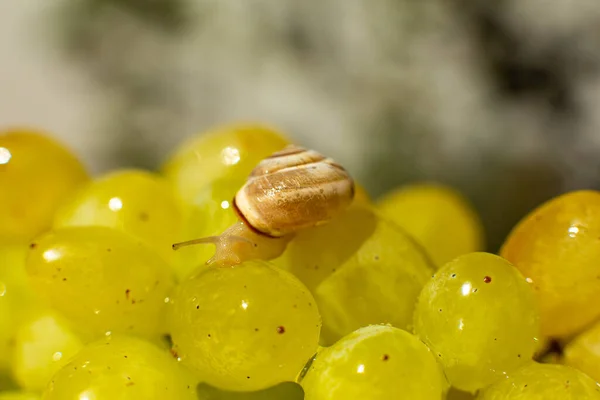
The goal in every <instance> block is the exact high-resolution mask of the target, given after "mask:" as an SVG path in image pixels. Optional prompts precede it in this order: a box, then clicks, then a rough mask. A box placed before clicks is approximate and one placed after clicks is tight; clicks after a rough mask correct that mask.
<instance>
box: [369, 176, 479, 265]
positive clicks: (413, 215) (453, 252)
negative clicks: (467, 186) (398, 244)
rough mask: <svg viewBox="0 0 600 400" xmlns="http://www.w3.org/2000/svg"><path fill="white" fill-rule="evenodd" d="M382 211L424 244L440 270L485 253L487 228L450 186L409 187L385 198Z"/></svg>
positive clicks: (381, 204)
mask: <svg viewBox="0 0 600 400" xmlns="http://www.w3.org/2000/svg"><path fill="white" fill-rule="evenodd" d="M378 208H379V210H380V211H381V212H382V214H383V215H384V216H386V217H388V218H389V219H390V220H392V221H393V222H395V223H397V224H398V225H399V226H400V227H402V228H403V229H405V230H406V231H407V232H408V233H409V234H410V235H411V236H413V237H414V238H415V239H416V240H417V241H418V242H419V243H421V244H422V245H423V247H425V249H426V251H427V252H428V254H429V255H430V257H431V258H432V260H433V262H434V263H435V264H436V265H437V266H438V267H441V266H442V265H444V264H445V263H447V262H449V261H451V260H453V259H454V258H456V257H458V256H460V255H462V254H467V253H472V252H476V251H481V250H483V247H484V243H483V241H484V240H483V227H482V224H481V221H480V220H479V217H478V215H477V213H476V212H475V210H474V209H473V208H472V206H471V205H470V204H469V203H468V202H467V200H466V199H465V198H464V197H463V196H462V195H461V194H460V193H458V192H457V191H455V190H454V189H452V188H450V187H446V186H443V185H438V184H428V183H422V184H413V185H408V186H405V187H402V188H400V189H397V190H394V191H392V192H390V193H388V194H387V195H385V196H384V197H383V198H382V199H380V200H379V201H378Z"/></svg>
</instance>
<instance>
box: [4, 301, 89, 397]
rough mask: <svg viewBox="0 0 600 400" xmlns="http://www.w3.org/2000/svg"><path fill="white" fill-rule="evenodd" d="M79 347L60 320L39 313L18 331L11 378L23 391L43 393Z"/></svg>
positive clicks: (78, 342)
mask: <svg viewBox="0 0 600 400" xmlns="http://www.w3.org/2000/svg"><path fill="white" fill-rule="evenodd" d="M82 346H83V344H82V343H81V341H80V339H79V338H78V337H77V336H76V335H75V334H74V333H73V332H71V330H70V329H69V328H68V325H67V323H66V322H65V321H63V320H62V318H61V317H60V316H58V315H56V314H55V313H53V312H49V311H45V312H39V313H38V315H37V316H36V317H35V318H31V319H30V320H29V321H28V322H27V323H24V324H23V325H21V326H20V327H19V329H18V330H17V333H16V335H15V339H14V358H13V363H12V371H13V376H14V377H15V380H16V381H17V382H18V383H19V385H20V386H21V387H22V388H24V389H28V390H31V391H42V390H43V389H44V387H45V386H46V384H47V383H48V381H49V380H50V378H51V377H52V375H53V374H54V373H55V372H56V371H58V369H60V367H62V366H63V365H64V364H66V363H67V360H68V359H69V358H70V357H72V356H74V355H75V354H76V353H77V352H78V351H79V350H80V349H81V347H82Z"/></svg>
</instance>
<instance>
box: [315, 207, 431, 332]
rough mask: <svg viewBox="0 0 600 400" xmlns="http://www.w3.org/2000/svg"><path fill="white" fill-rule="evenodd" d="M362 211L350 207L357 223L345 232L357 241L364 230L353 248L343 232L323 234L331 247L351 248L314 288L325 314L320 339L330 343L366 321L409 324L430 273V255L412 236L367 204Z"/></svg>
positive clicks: (401, 326)
mask: <svg viewBox="0 0 600 400" xmlns="http://www.w3.org/2000/svg"><path fill="white" fill-rule="evenodd" d="M360 210H361V211H359V209H358V208H357V209H354V210H353V211H351V213H352V214H353V215H354V216H353V218H352V219H351V220H352V221H354V222H355V223H357V225H356V226H355V227H354V228H355V230H350V229H348V230H347V231H346V232H348V233H346V234H345V235H348V234H354V235H355V240H356V239H358V238H361V236H362V235H366V238H364V241H363V242H362V243H360V244H359V246H358V247H357V248H353V242H352V241H348V242H346V241H345V240H344V236H345V235H344V234H342V235H340V236H330V237H329V238H328V239H325V238H322V239H323V240H324V243H325V244H329V245H330V246H332V247H333V248H335V247H336V246H339V247H338V248H339V249H342V248H343V247H344V246H343V245H344V244H347V245H348V248H347V249H345V251H350V250H352V253H351V254H350V255H349V257H348V258H347V259H346V260H345V261H344V262H343V263H342V264H341V265H336V264H329V265H330V266H331V265H333V267H334V268H336V271H335V272H334V273H333V274H331V275H330V276H329V277H327V278H326V279H324V280H323V281H322V282H321V284H320V285H319V286H317V288H316V290H315V298H316V299H317V303H318V305H319V310H320V311H321V315H322V317H323V343H328V344H331V343H333V342H334V341H336V340H337V339H339V338H341V337H342V336H344V335H347V334H349V333H351V332H353V331H354V330H356V329H358V328H360V327H362V326H366V325H369V324H377V323H389V324H391V325H393V326H395V327H398V328H401V329H408V328H409V327H411V326H412V316H413V310H414V306H415V303H416V301H417V297H418V296H419V293H420V292H421V289H422V288H423V285H425V283H426V282H427V281H428V280H429V279H430V278H431V275H432V274H433V267H432V265H431V264H430V262H429V260H428V258H427V257H426V255H425V254H424V252H423V251H422V249H421V247H420V246H418V245H417V244H416V243H415V242H414V241H413V240H412V239H411V238H410V237H408V236H407V235H406V234H405V233H404V232H402V231H401V230H400V229H399V228H398V227H397V226H395V225H394V224H393V223H391V222H389V221H387V220H385V219H383V218H381V217H379V216H378V215H377V214H375V213H373V212H372V211H370V210H369V209H368V208H362V209H360ZM361 227H368V229H361ZM348 228H350V227H348ZM325 229H326V230H327V229H331V228H325ZM358 232H360V234H357V233H358ZM338 240H339V241H338ZM306 254H308V255H310V254H318V253H316V252H312V253H306ZM338 254H339V253H338ZM314 257H315V258H316V256H314ZM305 259H306V256H305ZM321 265H323V266H326V265H327V264H321Z"/></svg>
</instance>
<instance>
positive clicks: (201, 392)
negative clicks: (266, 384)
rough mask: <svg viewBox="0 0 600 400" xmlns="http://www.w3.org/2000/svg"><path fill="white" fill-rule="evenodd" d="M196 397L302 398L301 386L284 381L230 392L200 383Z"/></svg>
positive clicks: (209, 399)
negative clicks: (260, 388) (274, 384)
mask: <svg viewBox="0 0 600 400" xmlns="http://www.w3.org/2000/svg"><path fill="white" fill-rule="evenodd" d="M198 397H199V398H200V399H202V400H283V399H285V400H302V399H304V392H303V391H302V387H301V386H300V385H298V384H297V383H294V382H284V383H280V384H279V385H276V386H272V387H270V388H267V389H263V390H257V391H254V392H230V391H226V390H221V389H217V388H215V387H212V386H209V385H206V384H201V385H200V386H199V387H198Z"/></svg>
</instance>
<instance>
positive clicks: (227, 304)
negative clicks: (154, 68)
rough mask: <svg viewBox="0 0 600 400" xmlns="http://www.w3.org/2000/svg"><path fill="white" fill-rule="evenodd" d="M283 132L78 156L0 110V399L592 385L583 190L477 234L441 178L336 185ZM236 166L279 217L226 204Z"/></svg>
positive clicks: (222, 134)
mask: <svg viewBox="0 0 600 400" xmlns="http://www.w3.org/2000/svg"><path fill="white" fill-rule="evenodd" d="M293 144H294V143H292V141H291V140H290V139H289V138H288V137H287V136H286V135H284V134H282V133H280V132H278V131H277V130H275V129H273V128H271V127H268V126H261V125H244V124H231V125H223V126H217V127H215V128H214V129H212V130H211V131H209V132H203V133H201V134H199V135H197V136H194V137H192V138H191V139H189V140H188V141H186V142H184V143H182V144H181V145H180V147H179V148H176V149H173V151H172V152H171V154H170V155H169V156H168V157H165V160H164V163H163V164H162V165H161V166H160V167H159V168H157V169H156V170H154V171H150V170H147V171H146V170H139V169H122V170H115V171H109V172H108V173H105V174H102V175H98V176H93V175H91V174H90V173H89V172H88V171H87V169H86V167H85V160H80V159H79V158H78V157H77V156H76V155H75V154H73V152H72V151H70V150H69V149H68V146H67V145H66V144H62V143H58V142H57V141H56V140H55V139H53V138H52V134H51V133H49V132H44V131H41V130H36V129H29V130H26V129H20V130H4V131H0V400H42V399H43V400H103V399H119V400H128V399H131V400H133V399H135V400H139V399H144V400H217V399H220V400H228V399H229V400H235V399H240V400H242V399H246V400H252V399H254V400H257V399H258V400H259V399H263V400H275V399H286V400H287V399H290V400H301V399H307V400H354V399H357V400H358V399H360V400H365V399H372V400H380V399H386V400H387V399H400V400H402V399H410V400H414V399H419V400H443V399H448V400H461V399H462V400H466V399H479V400H511V399H512V400H542V399H543V400H559V399H560V400H562V399H578V400H586V399H592V400H593V399H598V400H600V385H599V384H598V383H597V382H598V381H600V352H598V350H597V349H598V348H600V305H599V304H600V303H598V302H597V301H596V299H597V295H598V293H600V245H599V244H600V192H597V191H593V190H585V191H576V192H570V193H565V194H563V195H562V196H558V197H556V198H554V199H551V200H549V201H548V202H547V203H545V204H540V205H539V206H538V207H537V208H535V209H533V210H531V213H530V214H529V215H527V216H525V217H524V218H523V220H522V221H520V222H519V223H518V224H517V225H516V226H515V227H514V229H513V231H512V232H511V233H510V235H509V236H508V237H507V238H506V241H505V243H504V245H503V246H502V248H501V250H500V251H499V252H498V254H493V253H490V252H486V247H485V236H484V232H483V228H482V224H481V221H480V219H479V216H478V215H477V212H476V211H475V210H474V209H473V207H472V206H471V204H470V203H469V201H468V199H467V198H465V197H464V196H463V195H462V194H461V193H459V192H458V191H456V190H455V189H454V188H451V187H447V186H445V185H442V184H439V183H431V182H413V183H410V184H407V185H405V186H402V187H398V188H395V189H394V190H392V191H390V192H389V193H387V194H385V195H384V196H382V197H381V198H379V199H371V197H370V196H369V195H368V193H367V192H366V191H365V190H364V188H363V187H362V186H361V184H360V182H354V181H353V180H351V181H350V180H348V181H344V182H343V184H344V185H345V186H343V187H345V188H351V190H348V195H349V196H352V197H346V198H343V197H339V196H340V193H339V192H338V191H337V189H336V188H339V187H342V186H339V185H340V183H339V182H338V181H336V179H341V178H336V177H339V176H341V175H336V174H330V175H327V176H325V175H319V174H320V172H319V171H320V168H322V167H324V166H325V167H326V168H325V169H324V171H333V170H335V169H337V168H343V167H342V166H340V165H338V164H337V163H335V161H333V160H330V159H328V158H327V156H326V155H325V156H324V157H323V158H322V159H320V161H319V162H322V163H325V164H327V165H323V164H320V165H314V164H316V159H312V158H311V157H315V156H314V154H315V153H313V152H307V151H304V152H302V151H301V150H299V149H297V148H296V147H289V146H290V145H293ZM275 153H277V154H276V156H273V155H274V154H275ZM265 159H269V163H268V165H269V166H270V167H269V168H270V169H271V170H270V171H267V170H265V169H264V168H262V167H261V168H262V170H261V171H260V172H261V173H260V174H258V173H257V172H256V170H255V168H256V167H257V166H258V165H259V163H261V161H263V160H265ZM261 165H266V164H261ZM328 168H329V169H328ZM332 168H333V169H332ZM275 170H276V171H284V172H286V173H285V174H280V175H278V178H277V179H278V180H275V179H274V178H273V177H272V174H273V173H274V171H275ZM323 173H325V172H323ZM251 176H252V178H253V179H255V181H254V182H253V190H252V191H248V192H247V193H246V194H245V197H244V201H247V202H257V204H258V203H260V202H263V201H264V199H266V198H268V199H269V204H270V206H269V207H273V209H271V208H269V209H268V210H266V212H263V211H264V210H263V209H262V208H252V207H249V208H247V209H248V210H259V209H260V210H262V211H261V212H262V213H261V214H256V215H254V214H253V215H252V216H251V217H252V218H251V219H252V221H253V222H254V223H256V221H258V222H260V223H261V224H262V223H263V222H264V225H265V226H268V224H271V223H273V221H275V220H276V219H275V218H272V217H273V216H274V215H276V214H277V215H278V216H279V217H281V216H282V215H283V216H284V217H285V218H279V219H278V221H285V223H286V224H288V226H286V232H291V233H290V234H287V235H286V236H284V237H276V236H272V235H266V234H264V232H260V230H258V229H256V227H254V226H252V225H251V222H250V221H249V220H248V219H247V218H246V216H244V215H243V214H242V213H240V212H239V211H238V206H239V205H238V204H236V201H235V198H236V193H238V191H239V190H240V189H241V188H242V187H243V186H244V184H245V183H246V182H247V180H248V179H249V177H251ZM347 179H351V178H347ZM336 185H338V186H336ZM330 194H335V195H336V196H338V197H336V199H337V198H340V200H339V202H338V200H334V201H332V202H331V203H327V204H331V207H335V210H334V209H333V208H332V209H331V210H328V209H327V207H323V204H325V203H321V204H320V206H319V207H316V206H314V204H315V203H314V198H310V196H322V197H320V198H323V199H325V198H326V196H329V195H330ZM286 199H287V200H286ZM292 199H293V201H292ZM327 199H328V200H331V198H327ZM340 202H345V203H343V204H342V203H340ZM346 203H347V204H346ZM261 204H265V203H261ZM311 204H312V206H311ZM334 211H335V212H334ZM282 213H285V214H282ZM261 219H264V221H263V220H261ZM306 221H316V222H314V223H311V224H307V223H306ZM261 226H262V225H261ZM296 227H297V228H296ZM242 231H243V232H245V233H243V234H242V233H241V232H242ZM274 231H276V230H274ZM187 241H195V242H198V243H199V244H197V245H194V246H186V247H181V248H178V247H180V246H175V247H176V248H178V249H177V251H175V250H174V248H173V245H174V244H176V243H182V242H187ZM215 244H216V246H217V249H216V251H217V252H218V254H219V256H220V260H221V261H222V262H220V263H217V264H210V263H207V261H208V260H209V259H211V257H213V255H214V254H215V246H214V245H215Z"/></svg>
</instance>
